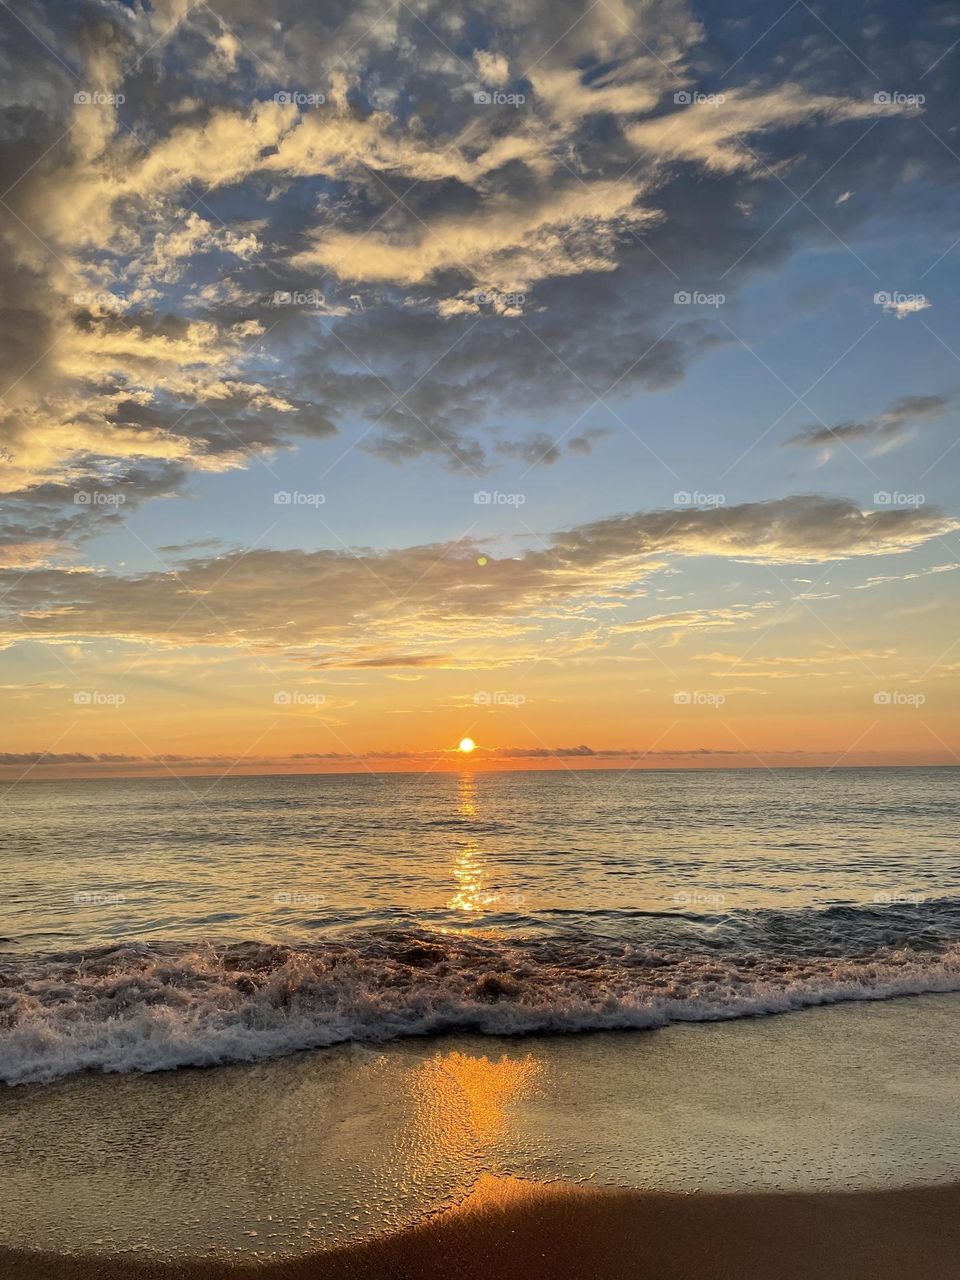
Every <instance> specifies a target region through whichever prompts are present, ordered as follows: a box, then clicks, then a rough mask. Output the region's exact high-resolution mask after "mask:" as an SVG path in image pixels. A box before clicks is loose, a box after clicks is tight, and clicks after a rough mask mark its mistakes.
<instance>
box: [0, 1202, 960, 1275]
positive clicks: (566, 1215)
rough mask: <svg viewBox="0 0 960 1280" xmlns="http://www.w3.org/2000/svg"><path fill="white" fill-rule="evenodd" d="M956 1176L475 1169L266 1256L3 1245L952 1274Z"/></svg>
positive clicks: (519, 1268) (436, 1261)
mask: <svg viewBox="0 0 960 1280" xmlns="http://www.w3.org/2000/svg"><path fill="white" fill-rule="evenodd" d="M958 1254H960V1187H957V1186H952V1187H937V1188H926V1189H917V1190H904V1191H891V1192H871V1193H850V1194H838V1195H749V1196H746V1195H719V1196H718V1195H688V1196H683V1195H664V1194H654V1193H638V1192H628V1191H615V1190H597V1189H592V1188H591V1189H587V1188H583V1187H574V1186H569V1185H564V1184H553V1185H540V1184H533V1183H524V1182H520V1181H517V1180H510V1179H493V1178H486V1179H484V1180H482V1181H481V1183H480V1184H479V1186H478V1187H477V1188H476V1189H475V1190H474V1192H472V1193H471V1195H470V1196H468V1197H467V1198H466V1199H465V1200H464V1201H463V1202H462V1203H461V1204H459V1205H457V1206H456V1207H455V1208H453V1209H450V1210H447V1211H446V1212H444V1213H441V1214H438V1215H437V1216H435V1217H433V1218H431V1219H430V1220H429V1221H427V1222H424V1223H421V1224H419V1225H417V1226H416V1227H413V1228H411V1229H410V1230H407V1231H403V1232H399V1233H396V1234H392V1235H386V1236H382V1237H378V1238H375V1239H373V1240H371V1241H367V1242H365V1243H363V1244H360V1245H357V1246H351V1247H347V1248H342V1249H336V1250H331V1251H328V1252H323V1253H319V1254H316V1255H314V1256H313V1257H305V1258H299V1259H297V1260H295V1261H290V1262H284V1261H278V1262H273V1263H265V1264H262V1265H261V1264H250V1263H242V1264H238V1263H231V1262H227V1261H224V1262H221V1261H217V1260H215V1259H198V1260H195V1261H194V1260H189V1259H187V1260H182V1261H179V1262H176V1263H169V1264H163V1263H152V1262H150V1261H149V1260H148V1259H145V1258H143V1257H139V1258H128V1259H123V1260H121V1259H116V1260H106V1259H103V1258H94V1259H83V1258H75V1259H67V1258H63V1257H58V1256H56V1255H53V1254H29V1253H2V1254H0V1268H2V1273H3V1275H4V1276H6V1277H7V1280H255V1278H256V1280H359V1277H363V1278H364V1280H399V1278H400V1277H402V1278H403V1280H413V1278H414V1277H416V1278H417V1280H448V1277H451V1276H457V1277H460V1278H462V1280H486V1278H487V1277H489V1276H491V1275H496V1276H498V1277H501V1280H514V1277H516V1280H527V1278H528V1277H531V1276H544V1277H545V1276H550V1277H558V1278H562V1280H566V1278H567V1277H569V1280H575V1278H576V1280H582V1278H583V1277H587V1276H589V1277H590V1278H591V1280H620V1278H621V1277H624V1278H625V1277H636V1278H637V1280H640V1278H644V1280H647V1278H649V1280H654V1277H656V1280H681V1277H682V1278H683V1280H734V1278H736V1280H771V1278H772V1277H777V1280H905V1277H917V1278H918V1280H919V1277H923V1280H955V1277H956V1276H957V1275H958V1274H960V1270H958V1263H957V1258H958Z"/></svg>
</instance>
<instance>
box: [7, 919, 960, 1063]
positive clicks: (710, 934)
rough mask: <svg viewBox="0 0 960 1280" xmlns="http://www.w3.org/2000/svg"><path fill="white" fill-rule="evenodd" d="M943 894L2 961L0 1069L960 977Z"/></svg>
mask: <svg viewBox="0 0 960 1280" xmlns="http://www.w3.org/2000/svg"><path fill="white" fill-rule="evenodd" d="M956 912H957V906H956V904H955V903H949V904H947V903H944V904H940V905H939V907H934V906H931V905H930V904H927V905H926V906H925V907H924V908H920V909H918V908H914V909H912V910H905V909H900V908H892V909H890V910H888V911H877V910H870V909H865V908H842V909H841V908H830V909H828V910H826V911H820V912H810V911H805V912H795V913H792V914H791V913H783V912H778V913H773V912H768V913H766V914H765V915H762V916H761V913H754V917H753V918H751V919H750V920H744V921H742V922H740V923H739V924H736V923H731V922H727V926H726V928H725V929H720V930H715V929H711V928H708V927H706V926H705V925H703V923H702V922H701V925H700V927H699V930H694V929H693V927H692V926H689V927H688V928H687V933H686V934H684V933H683V932H682V928H683V926H680V928H681V932H678V931H677V930H676V929H675V930H674V931H673V932H672V933H670V934H668V935H665V937H664V939H663V940H662V941H661V942H660V943H659V944H657V943H655V942H651V941H650V940H644V941H637V940H611V939H610V938H609V937H605V936H600V935H599V934H596V933H591V932H573V931H569V932H567V933H564V934H563V935H560V936H551V937H539V938H529V939H523V940H518V939H515V938H511V939H509V940H506V939H504V938H495V937H490V936H483V937H478V936H476V935H465V934H446V933H444V934H440V933H430V932H426V931H414V930H405V931H384V930H380V931H368V932H366V933H363V934H359V935H355V936H352V937H338V938H335V939H334V938H327V939H325V940H323V941H321V942H314V943H311V944H309V945H304V946H280V945H275V944H266V943H252V942H248V943H235V944H230V945H213V944H210V943H200V944H196V945H189V944H184V943H176V944H174V943H157V944H143V943H136V944H130V945H123V946H117V947H112V948H101V949H98V950H96V951H92V952H86V953H83V954H80V953H73V954H62V955H42V956H33V957H12V956H9V957H3V958H2V960H0V1081H2V1082H3V1083H5V1084H8V1085H14V1084H25V1083H43V1082H49V1081H52V1080H55V1079H57V1078H59V1077H62V1076H66V1075H70V1074H72V1073H74V1072H78V1071H86V1070H98V1071H105V1072H129V1071H164V1070H172V1069H175V1068H178V1067H207V1066H215V1065H218V1064H223V1063H230V1062H253V1061H260V1060H263V1059H267V1058H272V1057H278V1056H282V1055H284V1054H287V1053H291V1052H295V1051H298V1050H303V1049H314V1048H320V1047H324V1046H328V1045H334V1044H338V1043H343V1042H346V1041H363V1042H374V1043H376V1042H383V1041H387V1040H391V1039H395V1038H397V1037H400V1036H422V1035H434V1034H439V1033H442V1032H451V1031H472V1032H481V1033H484V1034H488V1035H522V1034H530V1033H536V1032H543V1033H555V1032H583V1031H600V1030H615V1029H628V1028H637V1029H642V1028H655V1027H663V1026H666V1025H668V1024H670V1023H675V1022H711V1021H718V1020H724V1019H732V1018H742V1017H755V1016H759V1015H765V1014H779V1013H786V1012H789V1011H791V1010H798V1009H805V1008H809V1007H811V1006H814V1005H820V1004H828V1003H835V1002H840V1001H850V1000H880V999H886V998H889V997H893V996H903V995H912V994H920V993H923V992H946V991H960V944H958V941H957V934H956V932H954V928H953V926H954V925H955V922H956V920H955V918H956Z"/></svg>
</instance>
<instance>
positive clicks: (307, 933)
mask: <svg viewBox="0 0 960 1280" xmlns="http://www.w3.org/2000/svg"><path fill="white" fill-rule="evenodd" d="M958 777H960V775H958V772H957V770H956V769H952V768H924V769H885V768H884V769H833V770H828V771H819V770H813V769H793V770H777V771H772V770H764V769H755V770H739V771H732V770H715V769H714V770H702V771H700V770H689V771H673V772H667V771H664V772H657V771H634V772H626V773H619V772H616V771H573V770H558V771H546V772H526V773H487V772H476V773H474V772H463V773H459V774H431V775H427V776H420V775H411V774H381V775H368V774H355V775H353V774H352V775H336V776H333V775H319V776H318V775H312V776H284V777H227V778H224V779H222V780H219V781H218V780H217V779H214V778H209V779H203V778H186V779H177V778H173V777H169V778H159V779H149V780H143V779H121V780H96V781H71V782H61V781H57V782H54V781H38V782H33V781H29V782H23V783H21V784H19V785H17V786H15V787H10V788H9V789H7V790H6V792H5V794H4V795H3V802H4V806H5V812H4V817H5V828H6V834H5V846H6V854H5V858H4V890H3V895H2V904H3V905H2V915H0V1081H3V1082H4V1083H5V1084H7V1085H20V1084H29V1083H33V1084H44V1083H49V1082H51V1081H54V1080H56V1079H58V1078H60V1077H64V1076H68V1075H71V1074H73V1073H77V1072H84V1071H94V1072H107V1073H109V1072H155V1071H164V1070H172V1069H175V1068H184V1067H213V1066H218V1065H222V1064H229V1063H240V1062H257V1061H263V1060H266V1059H270V1058H278V1057H282V1056H284V1055H287V1054H290V1053H294V1052H296V1051H299V1050H305V1049H316V1048H323V1047H326V1046H333V1045H337V1044H345V1043H356V1044H358V1045H378V1044H383V1043H385V1042H387V1041H391V1040H396V1039H398V1038H402V1037H411V1036H418V1037H431V1036H436V1035H439V1034H440V1033H445V1032H458V1033H465V1034H475V1033H480V1034H482V1035H487V1036H489V1035H509V1036H529V1035H536V1034H543V1033H558V1032H565V1033H572V1032H579V1033H588V1032H593V1031H601V1030H615V1029H638V1030H639V1029H648V1030H649V1029H654V1028H658V1027H663V1026H666V1025H668V1024H670V1023H708V1022H716V1021H722V1020H731V1019H736V1018H743V1017H752V1016H756V1015H761V1014H779V1013H787V1012H790V1011H792V1010H799V1009H803V1008H808V1007H810V1006H813V1005H818V1004H828V1003H835V1002H841V1001H857V1000H882V999H885V998H889V997H894V996H900V995H906V994H920V993H933V992H946V991H958V990H960V949H958V943H960V866H958V858H957V851H956V841H957V831H958V827H960V822H958V818H960V800H958V793H957V780H958Z"/></svg>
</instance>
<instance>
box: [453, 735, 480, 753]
mask: <svg viewBox="0 0 960 1280" xmlns="http://www.w3.org/2000/svg"><path fill="white" fill-rule="evenodd" d="M476 745H477V744H476V743H475V742H474V740H473V739H472V738H461V739H460V742H459V744H458V746H457V750H458V751H462V752H463V753H464V754H465V755H469V754H470V752H471V751H473V750H474V749H475V747H476Z"/></svg>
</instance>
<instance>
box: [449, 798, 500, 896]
mask: <svg viewBox="0 0 960 1280" xmlns="http://www.w3.org/2000/svg"><path fill="white" fill-rule="evenodd" d="M457 814H458V815H459V817H461V818H463V819H464V820H467V821H469V820H472V819H474V818H476V817H477V815H478V809H477V779H476V777H475V776H474V775H473V774H471V773H463V774H461V775H460V777H459V779H458V782H457ZM484 862H485V859H484V855H483V851H482V850H481V848H480V846H479V844H478V843H477V841H476V838H475V837H474V835H473V834H472V833H471V832H468V833H467V834H466V836H465V838H464V841H463V843H462V845H461V846H460V848H459V849H458V850H457V851H456V853H455V854H454V859H453V864H452V867H451V870H452V872H453V877H454V879H455V880H456V882H457V890H456V893H455V894H454V895H453V897H452V898H451V899H450V901H449V902H448V903H447V906H448V907H449V908H450V910H451V911H465V912H477V911H482V910H483V908H484V907H485V906H487V905H488V904H489V900H490V898H491V895H490V894H489V893H488V892H487V891H486V889H485V882H486V868H485V865H484Z"/></svg>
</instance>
